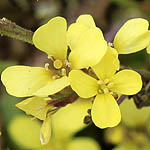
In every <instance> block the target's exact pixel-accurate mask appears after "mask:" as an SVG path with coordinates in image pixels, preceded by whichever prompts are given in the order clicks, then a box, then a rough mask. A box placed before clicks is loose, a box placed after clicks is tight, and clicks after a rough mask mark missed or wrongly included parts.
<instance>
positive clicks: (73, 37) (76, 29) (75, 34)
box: [67, 23, 88, 50]
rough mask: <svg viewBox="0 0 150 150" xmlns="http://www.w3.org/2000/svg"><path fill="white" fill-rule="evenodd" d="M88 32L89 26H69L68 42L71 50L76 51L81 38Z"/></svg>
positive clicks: (76, 24)
mask: <svg viewBox="0 0 150 150" xmlns="http://www.w3.org/2000/svg"><path fill="white" fill-rule="evenodd" d="M87 30H88V27H87V26H85V25H83V24H79V23H73V24H71V25H70V26H69V28H68V31H67V42H68V45H69V47H70V49H71V50H74V48H75V47H76V46H77V42H78V41H79V37H80V36H81V35H82V34H83V33H84V32H86V31H87Z"/></svg>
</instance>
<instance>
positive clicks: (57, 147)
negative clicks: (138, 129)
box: [8, 98, 100, 150]
mask: <svg viewBox="0 0 150 150" xmlns="http://www.w3.org/2000/svg"><path fill="white" fill-rule="evenodd" d="M36 101H37V102H36ZM44 103H46V101H45V100H44V99H42V98H37V99H33V98H29V99H28V100H25V101H24V102H20V103H19V104H17V107H19V108H20V109H22V110H24V111H25V112H26V113H27V114H32V115H33V116H36V117H37V118H41V119H42V118H43V117H44V116H45V115H46V114H45V113H46V111H45V110H44V109H46V107H49V106H48V105H47V106H46V105H45V104H44ZM33 106H34V107H33ZM44 106H45V107H44ZM90 107H91V101H89V100H85V99H81V98H80V99H79V100H77V101H76V102H74V103H73V104H68V105H67V106H66V107H63V108H62V109H60V111H59V112H57V113H56V114H54V115H53V116H52V117H51V124H52V132H53V134H52V137H51V140H50V141H49V142H48V143H47V144H46V143H45V144H46V145H41V144H40V140H39V137H40V134H39V132H40V130H41V129H40V123H39V122H38V121H37V120H31V118H29V117H27V116H24V115H19V116H15V117H14V118H13V119H12V121H10V124H9V126H8V132H9V135H10V136H11V138H12V140H14V142H15V143H17V145H18V146H19V147H20V148H26V149H35V148H36V149H37V148H38V149H39V150H47V149H50V150H64V149H66V150H79V149H81V150H84V149H85V150H86V149H88V148H90V150H99V149H100V146H99V145H98V144H97V142H96V141H95V140H94V139H92V138H88V137H74V138H73V135H74V134H75V133H76V132H78V131H79V130H81V129H82V128H84V127H85V126H86V125H85V124H84V123H83V119H84V116H85V115H86V114H87V109H89V108H90ZM30 108H32V109H30ZM37 110H38V111H37ZM47 123H49V124H50V122H47ZM45 125H46V124H45ZM47 127H49V125H48V126H47ZM49 129H50V128H48V130H49ZM22 130H24V131H22ZM32 130H34V132H33V134H32ZM44 133H45V134H48V133H49V132H46V130H45V131H44ZM36 134H37V135H36ZM20 136H22V138H20ZM29 137H30V138H29Z"/></svg>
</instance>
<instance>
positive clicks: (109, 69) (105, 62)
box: [92, 47, 120, 80]
mask: <svg viewBox="0 0 150 150" xmlns="http://www.w3.org/2000/svg"><path fill="white" fill-rule="evenodd" d="M119 66H120V63H119V59H118V54H117V51H116V50H115V49H114V48H111V47H108V49H107V52H106V54H105V56H104V57H103V58H102V59H101V61H100V62H99V63H98V64H97V65H95V66H94V67H92V68H93V70H94V72H95V73H96V75H97V76H98V78H99V79H102V80H103V79H108V78H110V77H111V76H113V75H114V74H115V72H116V70H118V69H119Z"/></svg>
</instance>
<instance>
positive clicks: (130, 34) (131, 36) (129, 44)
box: [113, 18, 150, 54]
mask: <svg viewBox="0 0 150 150" xmlns="http://www.w3.org/2000/svg"><path fill="white" fill-rule="evenodd" d="M148 26H149V23H148V21H147V20H145V19H141V18H137V19H131V20H129V21H127V22H126V23H125V24H124V25H123V26H122V27H121V28H120V30H119V31H118V32H117V34H116V36H115V39H114V43H113V44H114V48H115V49H117V51H118V53H119V54H129V53H134V52H137V51H140V50H142V49H144V48H146V47H147V46H148V44H149V43H150V38H149V37H150V32H149V31H148Z"/></svg>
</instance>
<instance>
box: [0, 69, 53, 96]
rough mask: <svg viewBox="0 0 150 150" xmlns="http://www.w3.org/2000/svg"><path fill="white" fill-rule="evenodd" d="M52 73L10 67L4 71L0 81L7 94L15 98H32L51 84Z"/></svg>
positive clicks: (42, 70) (43, 70)
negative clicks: (42, 88)
mask: <svg viewBox="0 0 150 150" xmlns="http://www.w3.org/2000/svg"><path fill="white" fill-rule="evenodd" d="M52 76H53V74H52V72H51V71H50V70H49V71H47V70H46V69H45V68H41V67H28V66H12V67H8V68H7V69H5V70H4V71H3V73H2V75H1V80H2V82H3V84H4V85H5V87H6V90H7V92H8V93H9V94H11V95H13V96H17V97H26V96H32V95H33V93H35V92H36V91H37V90H39V89H40V88H41V87H43V86H45V85H46V84H47V83H48V82H51V81H52V79H51V77H52Z"/></svg>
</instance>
